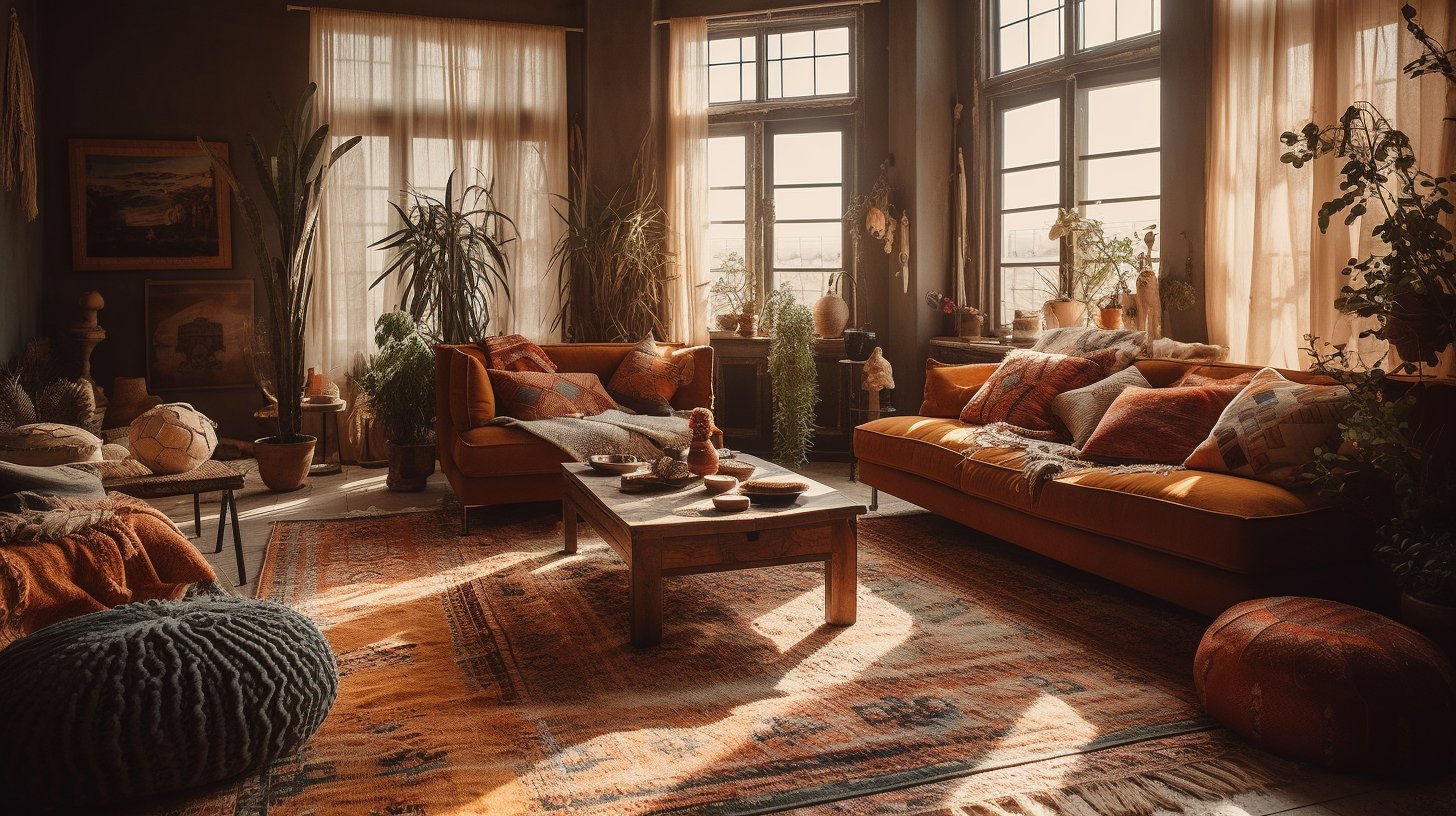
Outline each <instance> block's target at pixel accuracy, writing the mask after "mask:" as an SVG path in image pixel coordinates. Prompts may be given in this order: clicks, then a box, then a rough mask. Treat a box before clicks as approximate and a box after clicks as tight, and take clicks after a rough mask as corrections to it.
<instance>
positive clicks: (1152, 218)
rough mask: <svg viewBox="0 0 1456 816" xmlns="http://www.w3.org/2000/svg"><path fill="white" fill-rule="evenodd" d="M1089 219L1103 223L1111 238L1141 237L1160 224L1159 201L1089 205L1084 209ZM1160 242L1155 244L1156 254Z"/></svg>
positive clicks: (1103, 227)
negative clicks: (1148, 229) (1149, 228)
mask: <svg viewBox="0 0 1456 816" xmlns="http://www.w3.org/2000/svg"><path fill="white" fill-rule="evenodd" d="M1082 209H1083V211H1084V212H1085V213H1086V215H1087V217H1088V218H1095V219H1097V220H1098V221H1101V222H1102V231H1103V232H1105V233H1107V235H1108V236H1111V237H1119V236H1124V235H1129V236H1141V235H1142V234H1143V233H1144V232H1146V231H1147V228H1148V227H1150V226H1154V225H1156V224H1157V223H1158V219H1159V218H1160V215H1159V212H1158V199H1156V198H1153V199H1148V200H1146V201H1119V202H1117V203H1116V204H1088V205H1087V206H1086V207H1083V208H1082ZM1158 243H1159V241H1157V240H1155V241H1154V243H1153V249H1154V253H1155V254H1156V250H1157V248H1158Z"/></svg>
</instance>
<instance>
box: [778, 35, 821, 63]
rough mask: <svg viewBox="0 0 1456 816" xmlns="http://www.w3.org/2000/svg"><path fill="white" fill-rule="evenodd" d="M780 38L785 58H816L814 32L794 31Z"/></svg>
mask: <svg viewBox="0 0 1456 816" xmlns="http://www.w3.org/2000/svg"><path fill="white" fill-rule="evenodd" d="M778 36H779V37H780V38H782V39H781V42H782V48H783V56H784V57H785V58H788V57H812V56H814V32H812V31H793V32H790V33H788V34H780V35H778Z"/></svg>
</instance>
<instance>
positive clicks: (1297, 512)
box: [854, 360, 1373, 615]
mask: <svg viewBox="0 0 1456 816" xmlns="http://www.w3.org/2000/svg"><path fill="white" fill-rule="evenodd" d="M932 362H933V361H932ZM1135 365H1136V366H1137V367H1138V368H1139V369H1140V370H1141V372H1142V374H1143V376H1144V377H1146V378H1147V380H1148V382H1149V383H1151V384H1152V385H1154V386H1156V387H1166V386H1169V385H1171V384H1172V383H1174V382H1176V381H1177V380H1178V379H1179V378H1180V377H1181V376H1182V375H1183V374H1185V373H1186V372H1188V371H1189V370H1190V369H1194V368H1196V369H1197V370H1198V373H1200V374H1202V375H1204V376H1208V377H1211V378H1214V379H1225V378H1228V377H1233V376H1237V375H1239V374H1242V373H1244V372H1246V371H1257V370H1258V369H1257V367H1252V366H1243V365H1235V364H1225V363H1217V364H1207V363H1193V362H1184V361H1177V360H1139V361H1137V362H1136V363H1135ZM995 370H996V365H995V364H994V363H987V364H972V365H964V366H953V367H944V368H941V369H940V370H939V371H938V372H937V373H938V375H940V376H937V377H934V378H930V377H928V378H927V385H926V401H925V404H924V405H922V406H921V414H920V415H918V416H895V417H886V418H882V419H878V420H875V421H873V422H869V423H866V424H864V425H860V426H859V427H857V428H855V431H854V452H855V456H856V457H857V459H858V460H859V474H860V480H861V481H862V482H864V483H865V484H867V485H870V486H871V487H874V488H877V489H879V490H883V491H885V492H887V493H891V494H893V495H895V496H899V497H901V498H903V499H906V500H908V501H911V502H914V503H916V504H918V505H920V506H922V507H925V508H926V509H929V510H931V511H933V512H936V513H939V514H941V515H943V516H946V517H948V518H951V519H954V520H956V521H959V522H961V523H962V524H965V525H967V526H969V527H974V528H975V529H977V530H981V531H983V532H986V533H990V534H991V535H994V536H996V537H998V538H1002V539H1005V540H1007V541H1010V542H1012V543H1014V544H1018V545H1020V546H1022V547H1025V548H1027V549H1030V550H1034V551H1036V552H1038V553H1041V554H1043V555H1046V556H1050V557H1052V558H1055V559H1057V560H1058V561H1062V562H1064V563H1067V564H1070V565H1072V566H1074V567H1077V568H1079V569H1083V570H1086V571H1087V572H1091V573H1095V574H1097V575H1100V576H1102V577H1104V578H1109V579H1111V580H1114V581H1117V582H1119V583H1122V584H1124V585H1126V586H1129V587H1132V588H1134V589H1138V590H1141V591H1143V592H1146V593H1148V594H1150V595H1155V596H1157V597H1159V598H1163V599H1165V600H1168V601H1171V602H1173V603H1176V604H1178V605H1180V606H1184V607H1187V608H1189V609H1193V610H1196V611H1198V612H1201V613H1203V614H1206V615H1218V614H1219V613H1221V612H1223V611H1224V610H1225V609H1227V608H1229V607H1230V606H1233V605H1234V604H1236V603H1239V602H1242V601H1246V600H1250V599H1253V598H1261V597H1268V596H1271V595H1319V596H1323V597H1336V598H1344V599H1347V600H1358V599H1359V596H1360V595H1361V593H1362V592H1363V591H1364V588H1365V586H1366V583H1367V581H1366V578H1365V576H1368V575H1370V574H1371V573H1372V572H1373V570H1372V568H1371V565H1370V561H1369V555H1368V552H1369V551H1368V544H1365V543H1363V542H1362V541H1361V540H1360V539H1359V537H1358V536H1354V535H1350V534H1349V532H1348V530H1347V529H1345V528H1344V527H1343V525H1344V523H1345V521H1344V517H1343V516H1342V515H1341V514H1340V513H1339V511H1338V510H1336V509H1335V508H1333V507H1331V506H1330V505H1329V503H1328V502H1326V501H1325V500H1323V499H1321V498H1319V497H1318V496H1316V495H1315V491H1314V490H1313V489H1305V490H1297V491H1291V490H1287V489H1285V488H1283V487H1278V486H1275V485H1272V484H1269V483H1267V482H1261V481H1256V480H1254V479H1248V478H1243V477H1240V476H1231V475H1228V474H1222V473H1208V472H1203V471H1195V470H1183V471H1176V472H1174V473H1172V474H1170V475H1158V474H1153V473H1121V474H1119V473H1111V472H1107V471H1092V472H1084V473H1081V474H1079V475H1072V476H1067V477H1065V478H1061V479H1057V480H1055V481H1053V482H1051V483H1050V484H1048V485H1046V487H1045V488H1044V490H1043V491H1042V493H1041V495H1040V497H1039V498H1038V499H1037V500H1036V501H1033V499H1032V495H1031V490H1030V484H1029V482H1028V480H1027V479H1026V478H1025V477H1024V476H1023V475H1022V473H1021V464H1022V454H1021V452H1020V451H1014V450H1007V449H998V448H989V449H972V447H973V446H972V445H971V444H970V442H969V441H968V439H967V437H968V436H969V435H970V429H971V428H972V427H973V426H970V425H966V424H965V423H962V422H960V421H959V420H958V419H957V418H956V417H957V415H958V414H959V407H954V408H952V407H951V406H959V405H960V404H963V403H964V402H965V400H966V399H968V398H969V397H970V396H971V394H973V393H974V392H975V389H976V387H977V386H979V385H980V384H981V383H983V382H985V381H986V379H987V378H988V377H989V376H990V375H991V372H993V371H995ZM1280 373H1281V374H1283V375H1284V376H1285V377H1286V378H1288V379H1291V380H1296V381H1300V382H1325V380H1320V379H1319V378H1317V377H1315V376H1314V375H1311V374H1309V373H1308V372H1300V371H1282V372H1280ZM932 381H934V382H936V383H938V385H936V386H932ZM933 388H934V389H936V390H938V391H939V392H945V393H932V390H933ZM968 449H969V451H968Z"/></svg>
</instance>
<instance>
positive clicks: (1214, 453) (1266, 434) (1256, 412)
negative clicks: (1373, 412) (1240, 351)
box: [1183, 368, 1350, 487]
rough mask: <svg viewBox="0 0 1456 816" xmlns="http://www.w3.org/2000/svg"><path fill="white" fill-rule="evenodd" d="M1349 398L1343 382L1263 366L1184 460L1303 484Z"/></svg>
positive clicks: (1191, 464) (1287, 484)
mask: <svg viewBox="0 0 1456 816" xmlns="http://www.w3.org/2000/svg"><path fill="white" fill-rule="evenodd" d="M1349 402H1350V392H1349V391H1348V390H1347V389H1346V388H1345V387H1344V386H1343V385H1305V384H1303V383H1297V382H1291V381H1290V380H1286V379H1284V377H1282V376H1280V374H1279V372H1278V371H1275V370H1274V369H1272V368H1265V369H1262V370H1260V371H1259V373H1258V374H1255V375H1254V379H1253V380H1252V381H1251V382H1250V383H1249V384H1248V385H1247V386H1245V387H1244V390H1242V391H1240V392H1239V395H1238V397H1236V398H1235V399H1234V401H1233V402H1231V403H1230V404H1229V406H1228V407H1227V408H1225V409H1224V411H1223V415H1222V416H1220V417H1219V418H1218V422H1217V423H1216V424H1215V425H1214V426H1213V430H1212V431H1211V432H1210V433H1209V435H1208V438H1207V439H1205V440H1203V442H1202V443H1201V444H1199V446H1198V447H1197V448H1196V449H1195V450H1194V451H1193V453H1192V454H1190V455H1189V457H1188V460H1187V461H1185V462H1184V463H1183V464H1184V465H1185V466H1186V467H1189V468H1193V469H1195V470H1211V471H1215V472H1219V473H1232V474H1234V475H1237V476H1249V477H1252V478H1255V479H1260V480H1262V481H1265V482H1271V483H1273V484H1277V485H1282V486H1284V487H1299V486H1302V485H1304V484H1307V483H1308V482H1309V479H1310V476H1309V474H1307V473H1305V466H1306V465H1308V464H1309V463H1310V462H1311V461H1313V460H1314V449H1315V448H1316V447H1317V446H1319V445H1321V444H1323V443H1325V442H1326V441H1327V440H1328V439H1329V438H1330V437H1331V436H1332V435H1334V433H1335V431H1336V430H1337V427H1338V425H1339V423H1340V420H1341V419H1343V418H1344V412H1345V407H1346V406H1347V405H1348V404H1349Z"/></svg>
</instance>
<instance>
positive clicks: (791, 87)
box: [779, 59, 814, 97]
mask: <svg viewBox="0 0 1456 816" xmlns="http://www.w3.org/2000/svg"><path fill="white" fill-rule="evenodd" d="M779 64H780V65H782V66H783V67H784V68H783V70H784V87H783V96H784V97H790V96H813V95H814V61H813V60H809V59H796V60H785V61H784V62H782V63H779Z"/></svg>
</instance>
